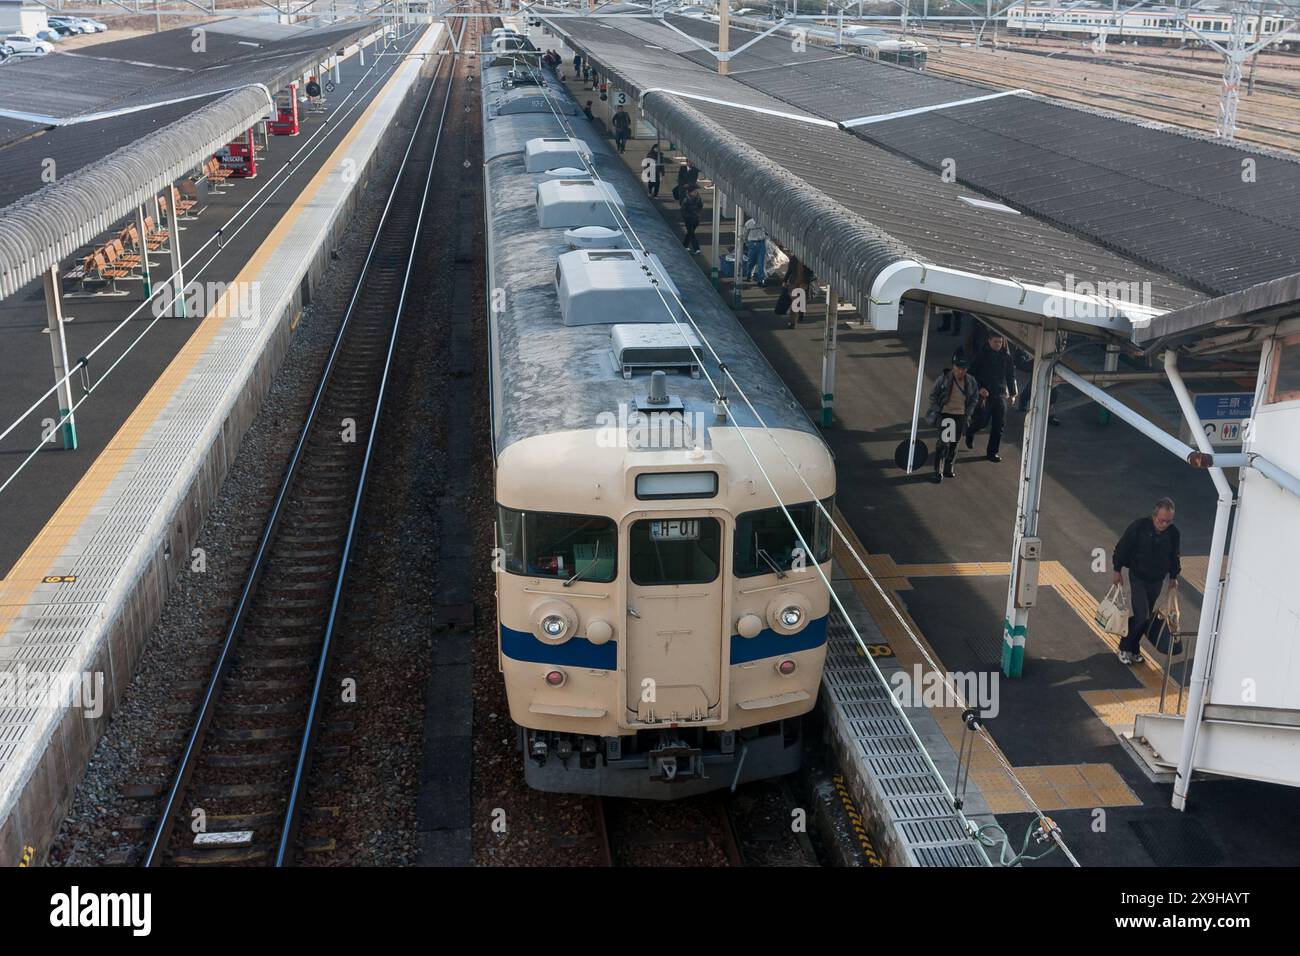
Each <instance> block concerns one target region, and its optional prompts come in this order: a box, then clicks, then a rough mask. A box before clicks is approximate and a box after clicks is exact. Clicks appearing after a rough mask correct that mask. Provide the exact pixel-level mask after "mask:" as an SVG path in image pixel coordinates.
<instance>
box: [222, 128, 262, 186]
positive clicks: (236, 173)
mask: <svg viewBox="0 0 1300 956" xmlns="http://www.w3.org/2000/svg"><path fill="white" fill-rule="evenodd" d="M217 155H218V156H219V157H220V158H221V165H222V166H224V167H225V168H226V169H228V170H230V175H231V177H232V178H237V179H254V178H256V176H257V154H256V153H255V152H254V151H253V131H252V130H251V129H249V130H247V131H246V132H245V133H244V135H243V137H241V138H240V139H237V140H235V141H234V142H233V143H230V144H228V145H226V146H224V147H222V149H221V151H220V152H219V153H217Z"/></svg>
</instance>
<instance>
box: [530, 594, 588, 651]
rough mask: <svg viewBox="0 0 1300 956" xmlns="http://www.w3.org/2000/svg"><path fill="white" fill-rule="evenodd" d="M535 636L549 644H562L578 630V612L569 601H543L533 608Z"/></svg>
mask: <svg viewBox="0 0 1300 956" xmlns="http://www.w3.org/2000/svg"><path fill="white" fill-rule="evenodd" d="M532 617H533V636H534V637H536V638H537V639H538V640H539V641H545V642H546V643H547V644H560V643H563V642H564V641H567V640H568V639H569V638H571V637H573V635H574V633H576V631H577V629H578V612H577V611H575V610H574V609H573V607H572V605H570V604H569V603H568V602H567V601H558V600H552V601H543V602H542V603H541V604H539V605H537V606H536V607H534V608H533V615H532Z"/></svg>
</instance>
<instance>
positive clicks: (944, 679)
mask: <svg viewBox="0 0 1300 956" xmlns="http://www.w3.org/2000/svg"><path fill="white" fill-rule="evenodd" d="M518 61H519V62H521V63H523V64H524V65H525V67H526V68H527V69H528V70H529V71H530V72H532V73H533V74H534V78H535V79H537V81H538V83H537V85H538V86H539V87H540V88H541V90H542V92H543V95H544V96H545V97H546V101H547V104H548V106H549V108H550V110H551V113H552V115H553V116H554V118H555V120H556V122H557V123H558V124H559V125H560V127H561V129H562V130H564V131H565V132H566V134H567V135H568V136H570V137H572V138H574V139H577V138H578V137H577V136H576V132H575V130H574V129H573V126H572V125H571V124H570V123H569V122H568V121H567V120H566V119H565V118H564V116H563V115H562V114H561V113H560V111H559V110H557V109H556V107H555V104H554V101H553V99H552V93H551V91H550V89H549V88H548V87H547V85H546V83H545V77H544V75H543V74H542V73H541V72H540V68H534V67H533V66H532V65H531V64H529V63H528V62H527V60H526V59H525V58H524V57H519V58H518ZM579 159H580V160H581V161H582V163H583V165H584V166H585V167H587V170H588V172H589V173H590V175H591V176H592V177H593V179H595V180H597V181H598V182H600V183H601V184H602V185H603V186H605V187H606V188H612V187H609V185H608V184H607V183H606V182H605V180H604V178H603V177H602V176H601V175H600V173H599V171H598V170H597V169H596V167H595V162H594V159H593V158H589V157H587V156H584V155H582V154H581V152H579ZM600 192H601V194H602V201H603V202H604V204H605V206H606V208H607V210H608V211H609V213H610V215H611V216H612V217H613V219H614V221H615V222H616V223H621V225H620V227H619V231H620V232H622V233H623V235H624V238H625V239H627V240H628V241H629V243H631V242H632V241H633V240H635V243H636V246H637V247H639V249H640V252H641V253H642V255H645V256H648V255H649V250H648V249H647V248H646V246H645V243H644V242H643V241H642V239H641V237H640V236H639V235H638V234H637V232H636V230H635V228H634V227H633V226H632V224H631V222H630V221H629V220H628V219H627V216H626V215H625V214H624V213H623V212H622V210H621V209H620V207H619V206H618V204H617V203H613V202H611V201H610V199H609V198H608V195H607V194H606V191H605V190H604V189H602V190H601V191H600ZM662 285H663V284H662V283H658V282H656V283H654V288H655V290H656V293H657V294H658V296H659V298H660V301H661V302H662V303H663V305H664V308H665V310H666V311H667V313H668V316H669V318H670V319H671V320H672V322H673V324H674V325H675V326H677V329H678V331H679V332H680V333H681V335H682V340H683V342H684V343H686V344H687V346H688V347H689V346H690V345H691V342H690V339H689V337H688V336H687V334H686V329H685V327H684V326H683V325H682V323H681V322H680V321H679V320H678V318H677V316H676V314H675V311H674V309H673V307H672V305H670V304H669V302H668V299H667V298H666V297H665V295H664V291H663V288H662ZM669 293H670V294H671V296H672V298H673V300H674V302H675V303H676V305H677V306H678V308H680V309H681V311H682V314H683V315H684V316H685V317H686V319H687V321H688V322H690V325H691V328H692V329H693V331H694V332H695V335H696V336H697V337H698V339H699V341H700V342H701V343H702V344H703V345H704V346H705V347H706V348H707V349H708V350H709V354H710V355H711V356H712V357H713V359H714V361H715V362H716V363H717V364H718V371H719V372H720V373H721V374H722V375H723V376H724V377H725V378H726V379H727V380H728V381H729V382H730V383H731V385H732V387H733V388H734V390H735V392H736V394H738V395H739V396H740V398H741V399H742V400H743V402H744V403H745V406H746V407H747V408H748V409H749V411H750V413H751V414H752V415H753V416H754V419H755V420H756V421H757V422H758V423H759V425H760V426H761V428H762V429H763V432H764V434H765V435H766V436H767V438H768V439H769V440H770V441H771V442H772V444H773V446H774V447H775V448H776V449H777V450H778V452H780V454H781V456H782V458H783V459H784V460H785V462H786V463H787V464H788V465H789V466H790V468H791V471H792V472H793V473H794V475H795V477H796V478H797V479H798V480H799V482H800V484H802V485H803V487H804V488H805V489H806V490H807V491H808V493H809V495H810V496H811V498H812V501H813V503H814V505H815V506H816V508H817V510H818V511H819V512H820V513H821V514H822V515H823V516H824V517H825V518H826V519H827V521H828V523H829V524H830V526H831V527H832V528H833V529H834V531H835V533H836V534H837V535H838V536H839V538H840V541H841V542H842V543H843V544H844V546H845V548H846V549H847V550H848V551H849V553H850V554H852V555H853V558H854V560H855V561H856V562H857V564H858V565H859V567H860V568H861V569H862V572H863V574H864V575H865V576H866V579H867V580H869V581H870V582H871V584H872V585H873V587H875V589H876V591H877V592H878V594H879V595H880V597H881V598H882V599H883V600H884V602H885V604H886V605H887V606H888V607H889V609H890V611H891V612H892V613H893V615H894V617H895V618H896V619H897V621H898V623H899V625H900V626H901V627H902V628H903V631H904V633H905V634H906V635H907V636H908V639H909V640H910V641H911V642H912V643H913V644H914V645H915V646H916V648H917V649H918V650H919V651H920V653H921V655H922V657H923V658H924V659H925V661H926V663H927V664H928V665H929V666H930V668H931V669H932V670H933V671H934V673H935V674H937V675H938V677H939V679H940V681H941V683H942V684H943V686H944V689H945V690H946V691H947V692H948V693H949V694H951V695H952V699H954V700H956V701H958V702H959V705H960V706H962V707H963V708H969V704H968V702H966V701H965V699H964V698H963V697H962V695H961V693H960V692H959V690H958V689H957V687H956V685H955V683H954V682H953V681H952V680H951V678H950V677H949V675H948V674H947V672H946V671H944V670H943V669H942V668H941V667H939V665H938V663H937V662H936V661H935V660H934V658H933V656H932V655H931V654H930V653H929V651H928V649H927V648H926V647H925V645H924V643H923V642H922V641H921V640H920V639H919V638H918V636H917V635H916V634H915V632H914V631H913V630H912V628H911V626H910V625H909V624H908V622H907V621H906V619H905V618H904V617H903V615H902V613H901V612H900V611H899V609H898V608H897V607H896V605H895V604H894V602H893V600H891V599H890V597H889V595H888V594H887V593H886V592H885V589H884V587H883V586H882V585H881V584H880V582H879V581H878V580H877V579H876V576H875V575H874V574H873V573H872V572H871V570H870V568H868V567H867V564H866V561H865V560H864V559H863V558H862V556H861V555H859V554H858V552H857V549H856V548H855V547H854V546H853V544H852V542H851V541H850V540H849V539H848V537H847V535H846V534H845V532H844V530H843V529H842V528H841V527H840V526H839V523H838V522H836V521H835V518H834V516H833V515H831V513H830V512H829V511H828V510H827V509H826V507H825V505H824V504H823V503H822V502H821V500H820V499H819V497H818V496H817V494H816V492H815V491H814V490H813V489H812V487H811V486H810V485H809V484H808V482H807V480H806V479H805V478H804V476H803V474H802V473H801V472H800V470H799V468H798V466H797V465H796V464H795V462H794V461H793V459H792V458H791V457H790V455H789V454H788V453H787V452H786V450H785V448H784V447H783V446H782V445H781V443H780V441H778V440H777V438H776V437H775V435H774V434H773V432H772V429H771V427H770V426H769V425H768V424H767V422H766V421H765V420H764V419H763V417H762V415H760V414H759V412H758V410H757V409H756V408H755V407H754V405H753V402H751V401H750V399H749V396H748V394H747V393H746V392H745V390H744V388H743V387H742V386H741V384H740V382H739V381H738V380H737V379H736V377H735V375H734V374H732V372H731V369H730V368H729V366H728V365H727V363H726V362H724V361H723V360H722V358H721V356H720V355H718V353H717V350H716V349H715V348H714V347H713V344H712V343H711V342H710V341H709V339H708V337H707V336H706V335H705V334H704V333H703V331H702V330H701V329H700V327H699V324H698V323H697V322H696V321H695V318H694V316H692V315H691V313H690V310H689V309H687V308H686V305H685V303H683V302H682V300H681V297H680V296H679V295H678V294H677V292H676V290H674V289H672V288H671V287H670V289H669ZM828 321H833V320H832V319H830V318H829V317H828ZM701 371H702V372H703V373H704V377H705V380H706V381H707V382H708V384H709V387H710V388H711V389H712V390H713V393H714V395H715V396H716V398H717V399H718V400H720V401H723V402H726V401H728V400H727V399H726V398H725V396H724V395H723V393H722V392H721V391H720V390H719V388H718V386H717V383H715V382H714V380H713V376H712V375H710V374H709V371H708V369H707V368H705V367H704V366H703V364H701ZM736 433H737V435H738V436H739V437H740V439H741V441H742V443H743V444H744V445H745V448H746V450H747V451H748V452H749V454H750V457H751V458H753V460H754V464H755V466H756V467H757V469H758V471H759V473H760V474H761V475H762V476H763V479H764V481H765V482H766V483H767V485H768V488H769V489H770V490H771V492H772V494H773V496H774V498H775V499H776V501H777V504H778V507H779V508H780V509H781V512H782V514H783V515H784V516H785V519H786V521H787V522H788V523H789V524H790V527H791V528H792V529H793V530H794V533H795V536H796V538H797V539H798V541H799V544H800V546H801V547H802V548H803V550H804V554H808V555H815V551H813V549H811V548H810V547H809V546H808V543H807V541H806V540H805V539H804V536H803V532H802V531H801V530H800V529H799V526H798V524H797V522H795V520H794V518H793V516H792V515H791V514H790V512H789V510H788V508H787V506H786V503H785V501H784V500H783V499H782V497H781V495H780V493H779V492H778V491H777V489H776V485H775V483H774V482H773V480H772V478H771V476H770V475H769V474H768V472H767V469H766V468H765V467H764V465H763V463H762V461H761V460H760V459H759V457H758V455H757V454H756V453H755V451H754V449H753V446H752V445H751V444H750V442H749V439H748V437H747V436H746V434H745V430H744V429H743V428H740V427H737V428H736ZM813 566H814V568H815V569H816V571H817V574H818V576H819V577H820V578H821V580H822V583H823V584H824V585H825V587H826V590H827V592H828V594H829V596H830V599H831V600H832V601H833V602H834V603H835V606H836V608H837V609H838V610H839V612H840V615H841V617H842V618H843V620H844V622H845V623H846V625H847V626H848V627H849V629H850V631H851V632H852V634H853V636H854V638H855V640H856V641H857V643H858V645H859V647H860V648H861V649H862V652H863V654H864V655H865V657H866V660H867V661H868V663H869V664H870V666H871V669H872V670H873V671H874V672H875V674H876V676H877V677H878V678H879V679H880V680H881V682H882V683H883V684H885V685H886V686H888V684H889V682H888V681H887V680H886V678H885V676H884V674H883V672H881V670H880V668H879V667H878V666H877V665H876V663H875V660H874V659H873V658H872V657H871V654H870V652H869V651H868V648H867V644H866V641H865V640H864V639H863V637H862V635H861V633H860V632H859V631H858V629H857V626H856V625H855V624H854V623H853V621H852V620H851V618H850V617H849V614H848V612H847V610H846V609H845V607H844V605H843V603H842V602H841V601H840V598H839V596H838V595H837V594H836V593H835V590H834V588H833V587H832V586H831V582H830V581H829V580H828V579H827V577H826V574H825V572H824V571H823V570H822V568H821V565H820V564H818V563H816V562H815V561H814V565H813ZM890 700H891V702H892V703H893V705H894V708H895V709H896V710H897V711H898V714H899V716H900V718H901V719H902V720H903V722H904V723H905V724H906V726H907V728H908V730H909V731H910V732H911V733H912V734H913V736H914V737H916V739H917V742H918V744H919V743H920V735H919V734H918V733H917V731H916V728H915V727H914V726H913V725H912V722H911V720H910V719H909V718H908V716H907V714H906V712H905V710H904V709H903V707H902V705H901V703H900V701H899V700H898V699H897V697H895V695H894V694H890ZM970 732H973V733H976V734H979V735H980V736H981V737H982V739H983V741H984V743H985V746H986V747H987V748H988V750H989V751H990V753H991V754H992V755H993V757H994V759H995V760H996V761H997V762H998V763H999V764H1000V765H1001V767H1002V768H1003V770H1004V772H1005V773H1006V774H1007V775H1008V776H1009V777H1010V779H1011V781H1012V783H1013V785H1014V786H1015V788H1016V790H1017V791H1018V792H1019V793H1020V795H1021V797H1022V798H1023V799H1024V801H1025V802H1026V804H1027V805H1028V806H1029V807H1031V808H1032V811H1033V813H1034V814H1035V815H1036V816H1037V818H1038V822H1039V826H1040V828H1041V832H1043V833H1045V834H1047V836H1048V837H1049V838H1050V839H1051V840H1052V841H1053V843H1054V845H1055V846H1059V847H1060V849H1061V851H1062V853H1064V854H1065V856H1066V857H1067V858H1068V859H1069V861H1070V862H1071V864H1072V865H1074V866H1076V867H1077V866H1079V865H1080V864H1079V861H1078V860H1077V859H1076V858H1075V856H1074V854H1073V853H1071V852H1070V849H1069V847H1068V846H1067V845H1066V843H1065V840H1064V838H1063V837H1062V836H1061V834H1060V830H1059V828H1057V826H1056V824H1055V823H1054V822H1052V821H1051V820H1050V818H1048V817H1047V816H1046V814H1044V813H1043V811H1042V809H1041V808H1040V807H1039V806H1038V803H1037V801H1035V800H1034V799H1033V797H1032V796H1031V795H1030V793H1029V791H1028V790H1027V789H1026V788H1025V786H1024V784H1023V783H1021V781H1020V779H1019V777H1017V776H1016V774H1015V770H1014V768H1013V767H1012V766H1011V764H1010V762H1009V761H1007V760H1006V758H1005V756H1004V755H1003V754H1002V753H1001V750H1000V749H999V748H998V747H997V744H996V742H995V741H993V739H992V736H991V735H990V734H989V732H988V730H987V728H985V727H984V726H983V725H982V723H981V724H980V725H979V727H978V729H977V730H975V731H970ZM920 749H921V753H922V754H923V755H924V759H925V761H926V763H927V764H928V765H929V767H930V770H931V771H932V772H933V773H934V775H935V778H936V779H937V780H938V781H939V785H940V786H941V787H942V788H943V790H944V792H945V793H946V794H947V797H948V799H949V802H950V803H951V804H952V806H953V809H954V812H955V813H957V814H958V816H959V817H960V818H961V819H962V821H963V822H964V823H965V824H966V825H967V827H968V830H969V832H970V833H971V834H972V835H975V834H977V833H978V829H977V828H976V827H975V826H974V825H973V824H972V823H971V822H970V821H969V820H967V819H966V816H965V814H964V813H963V812H962V809H961V802H960V801H959V799H958V798H957V796H956V795H955V794H954V793H953V791H952V789H951V788H949V786H948V784H947V781H946V780H945V779H944V777H943V774H942V773H941V772H940V771H939V769H938V767H937V766H936V765H935V764H934V761H933V759H932V758H931V757H930V754H929V752H928V751H927V750H926V749H925V747H924V746H923V745H922V746H921V747H920Z"/></svg>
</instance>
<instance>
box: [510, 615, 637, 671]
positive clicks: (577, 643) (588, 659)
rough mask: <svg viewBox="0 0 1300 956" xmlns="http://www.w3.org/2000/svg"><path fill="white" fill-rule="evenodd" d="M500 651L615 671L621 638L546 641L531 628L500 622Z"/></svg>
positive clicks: (537, 660)
mask: <svg viewBox="0 0 1300 956" xmlns="http://www.w3.org/2000/svg"><path fill="white" fill-rule="evenodd" d="M501 653H503V654H505V656H506V657H509V658H511V659H513V660H516V661H528V662H530V663H533V664H563V665H567V666H569V667H593V668H599V669H600V670H607V671H612V670H614V669H615V668H617V667H618V642H617V641H607V642H606V643H604V644H593V643H591V641H589V640H587V639H586V638H585V637H571V638H570V639H569V640H567V641H565V642H564V643H563V644H546V643H543V642H542V641H539V640H538V639H537V638H536V637H534V636H533V635H532V634H531V633H529V632H528V631H516V630H515V629H514V628H510V627H506V626H505V625H504V624H503V625H501Z"/></svg>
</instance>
